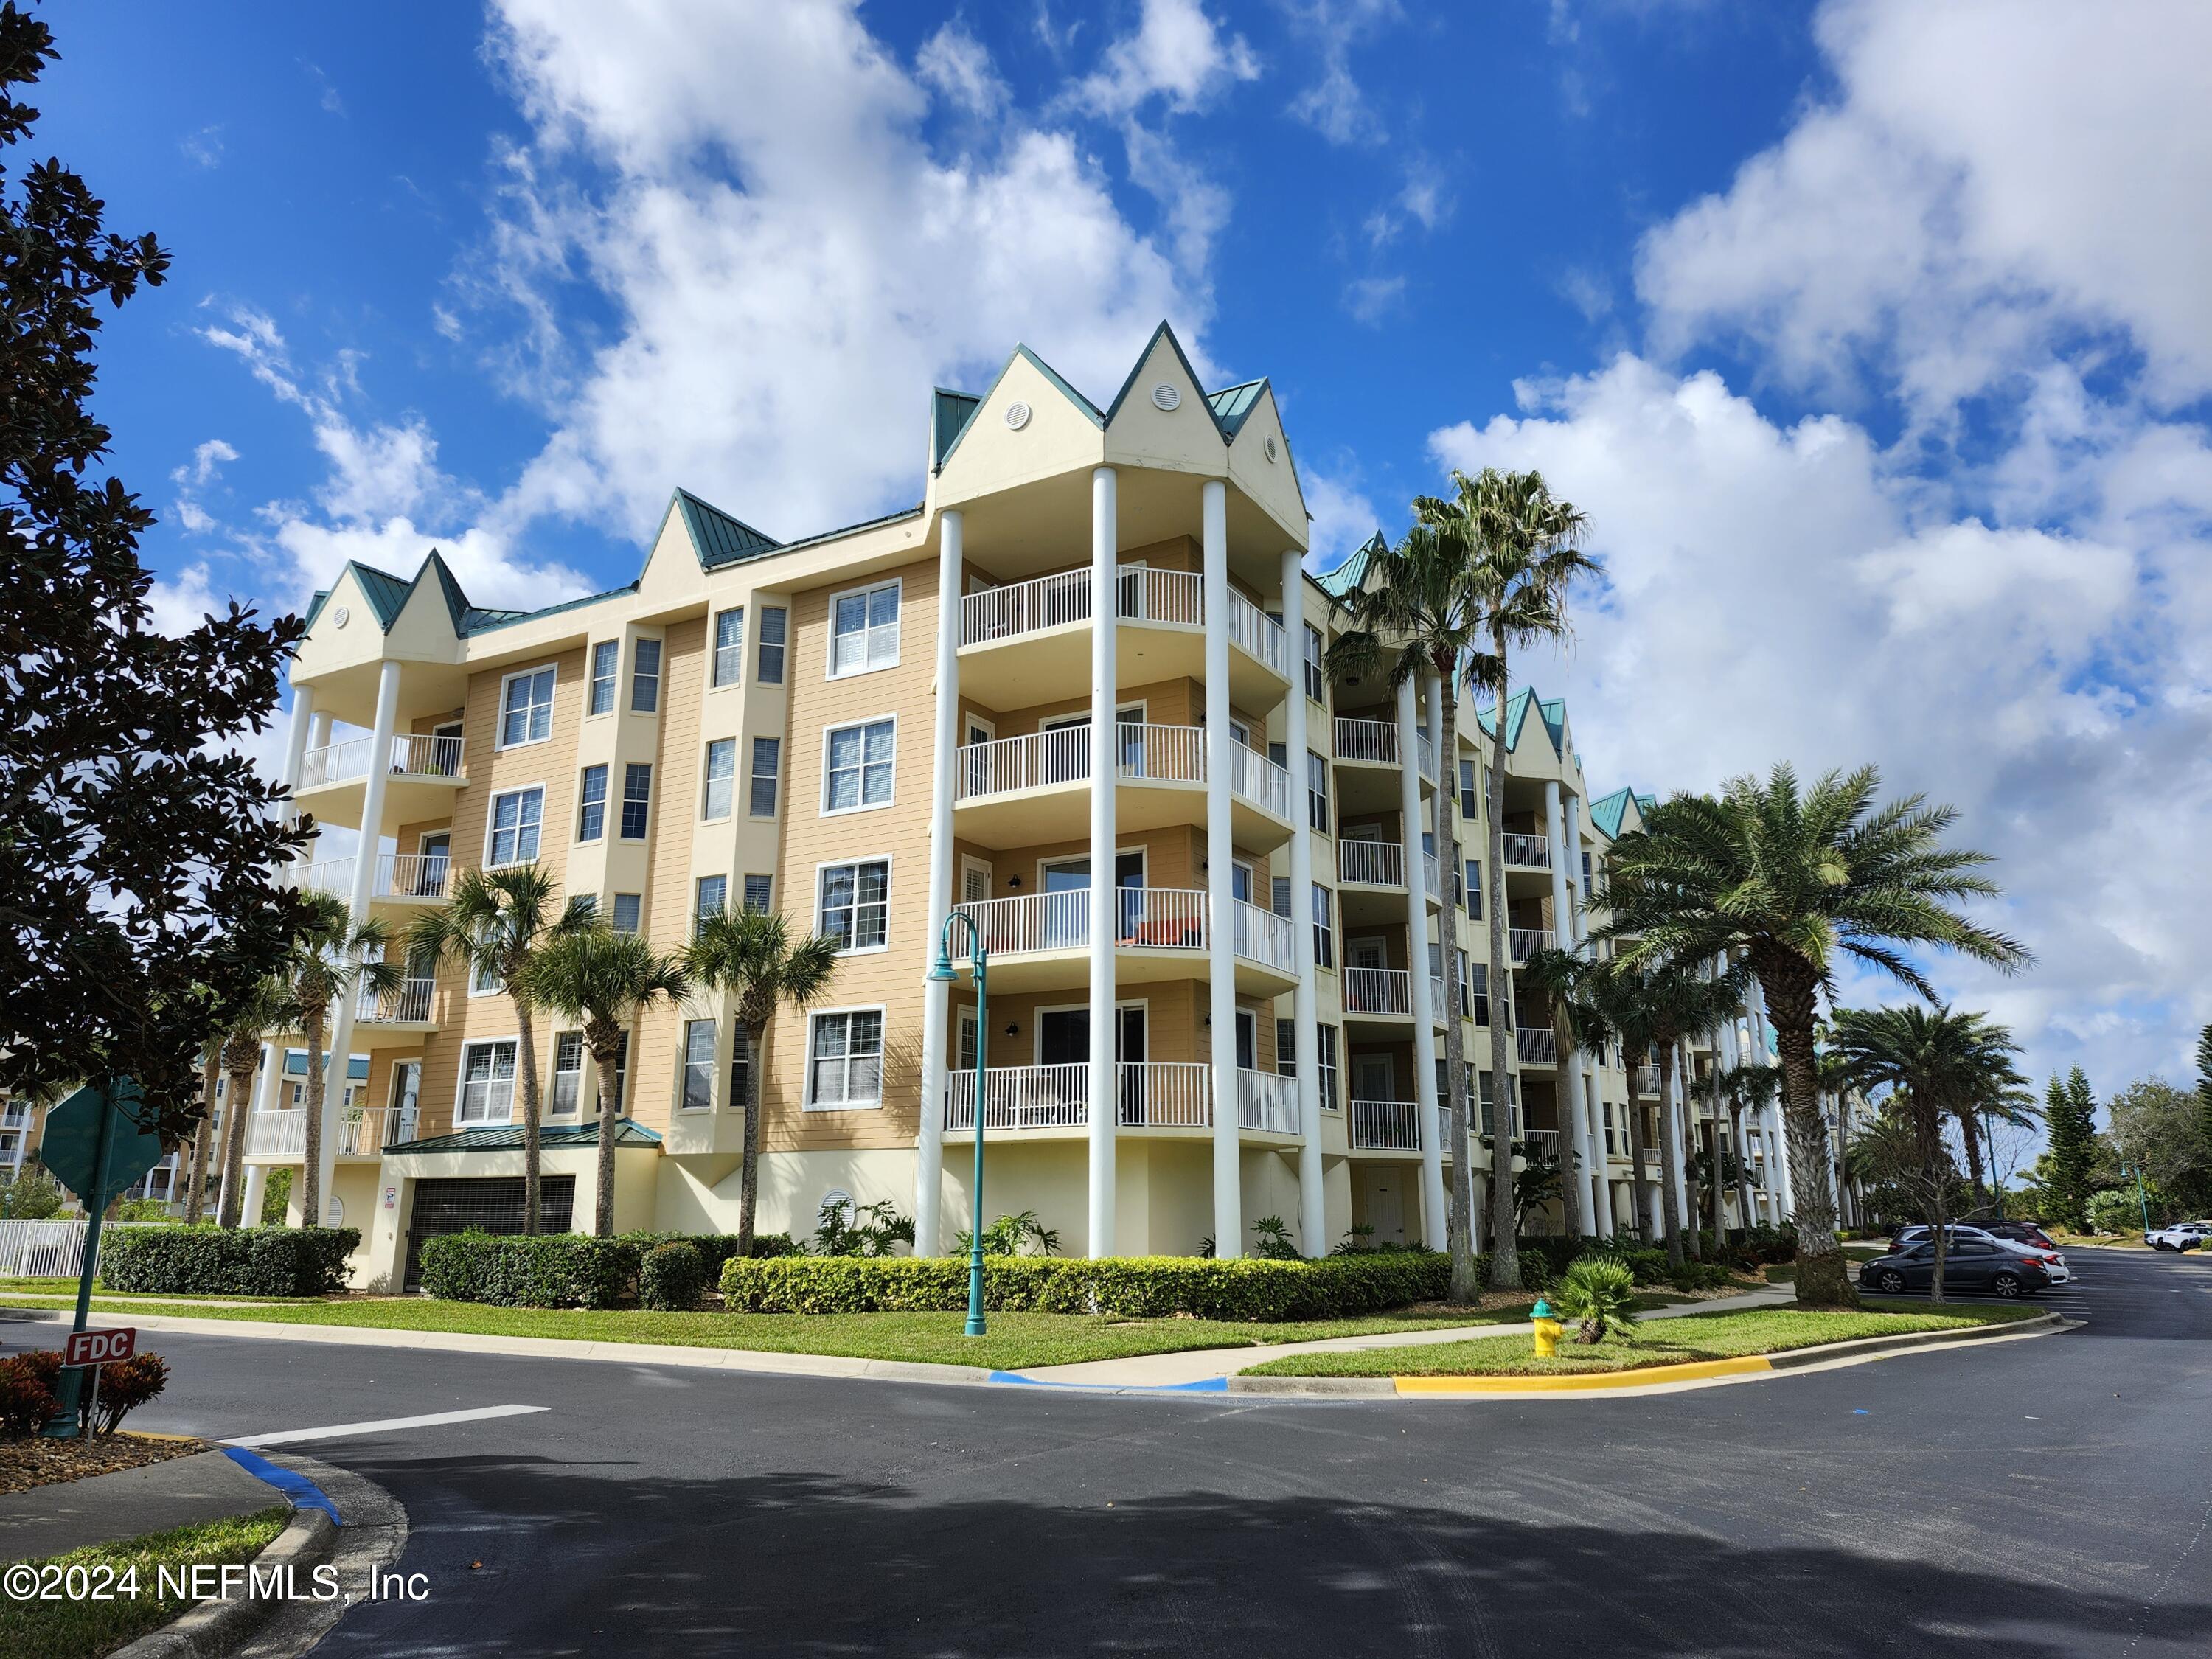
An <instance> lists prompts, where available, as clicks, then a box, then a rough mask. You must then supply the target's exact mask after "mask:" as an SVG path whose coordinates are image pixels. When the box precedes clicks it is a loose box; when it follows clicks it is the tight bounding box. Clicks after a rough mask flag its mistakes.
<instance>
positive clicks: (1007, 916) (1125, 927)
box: [956, 887, 1298, 996]
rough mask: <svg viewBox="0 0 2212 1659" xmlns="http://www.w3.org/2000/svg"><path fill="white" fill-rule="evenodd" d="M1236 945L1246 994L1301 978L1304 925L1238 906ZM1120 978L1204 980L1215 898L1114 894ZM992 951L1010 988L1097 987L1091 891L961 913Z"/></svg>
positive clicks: (971, 907)
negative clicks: (1300, 927)
mask: <svg viewBox="0 0 2212 1659" xmlns="http://www.w3.org/2000/svg"><path fill="white" fill-rule="evenodd" d="M1231 903H1232V904H1233V906H1234V907H1235V908H1234V911H1233V915H1232V920H1231V939H1230V949H1231V953H1232V955H1233V956H1234V957H1235V959H1236V971H1237V989H1238V990H1240V991H1243V992H1244V993H1246V994H1249V995H1255V996H1273V995H1278V994H1280V993H1282V992H1283V991H1285V990H1288V989H1289V988H1290V987H1291V986H1292V985H1294V984H1295V983H1296V982H1297V972H1298V963H1297V925H1296V924H1295V923H1293V922H1292V921H1290V920H1289V919H1288V918H1287V917H1284V916H1279V915H1275V914H1273V912H1272V911H1267V910H1262V909H1261V908H1259V907H1258V906H1257V905H1255V904H1247V903H1246V902H1244V901H1243V900H1242V899H1236V900H1232V901H1231ZM1114 906H1115V915H1114V949H1115V969H1114V973H1115V980H1116V981H1117V982H1119V983H1123V984H1142V983H1150V982H1157V981H1163V980H1175V979H1188V978H1191V977H1194V976H1196V975H1203V974H1204V973H1205V971H1206V968H1205V963H1206V960H1207V951H1208V949H1209V945H1210V941H1211V939H1212V929H1211V927H1209V925H1208V916H1209V898H1208V895H1207V894H1206V890H1204V889H1203V888H1198V887H1122V888H1117V889H1116V890H1115V898H1114ZM956 908H957V909H958V910H959V912H960V914H961V915H964V916H966V917H967V918H968V919H969V921H970V922H972V923H973V924H974V925H975V929H976V932H977V933H979V934H980V935H981V938H982V940H983V945H984V948H985V949H986V950H987V951H989V952H990V953H991V957H992V964H991V980H992V982H993V983H994V984H995V985H1002V986H1005V987H1007V988H1009V989H1015V990H1020V989H1037V990H1062V989H1067V988H1071V987H1078V986H1082V985H1085V984H1086V983H1087V982H1088V980H1089V975H1090V955H1091V892H1090V890H1089V889H1088V888H1079V889H1077V890H1073V891H1069V892H1059V893H1028V894H1024V895H1023V896H1020V897H1018V898H998V899H982V900H979V901H977V902H974V903H969V904H963V905H959V906H957V907H956Z"/></svg>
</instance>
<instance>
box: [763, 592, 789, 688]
mask: <svg viewBox="0 0 2212 1659" xmlns="http://www.w3.org/2000/svg"><path fill="white" fill-rule="evenodd" d="M790 620H791V613H790V612H789V611H787V610H785V609H784V608H783V607H782V606H781V605H763V606H762V607H761V613H760V683H761V684H763V685H781V684H783V643H784V641H783V635H784V627H785V625H786V624H787V623H788V622H789V621H790Z"/></svg>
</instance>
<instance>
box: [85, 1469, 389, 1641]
mask: <svg viewBox="0 0 2212 1659" xmlns="http://www.w3.org/2000/svg"><path fill="white" fill-rule="evenodd" d="M229 1455H231V1456H232V1458H233V1459H234V1460H235V1461H236V1462H238V1463H239V1465H240V1467H241V1468H246V1469H248V1470H250V1471H251V1472H252V1473H253V1474H258V1475H259V1476H260V1477H261V1479H263V1480H267V1481H268V1482H269V1484H270V1486H274V1487H276V1489H277V1490H278V1491H279V1492H283V1493H284V1495H285V1497H286V1498H288V1499H289V1500H291V1501H292V1502H293V1503H294V1504H295V1506H296V1507H295V1509H294V1510H293V1513H292V1520H291V1524H290V1525H289V1526H287V1527H286V1528H284V1530H283V1532H281V1533H279V1534H276V1538H275V1539H274V1540H273V1541H271V1542H270V1545H269V1547H267V1548H266V1549H264V1550H263V1551H262V1552H261V1553H260V1554H258V1555H257V1556H256V1557H254V1558H253V1564H252V1565H253V1566H254V1568H255V1569H256V1571H258V1572H262V1573H268V1574H273V1575H276V1576H277V1577H282V1578H283V1579H285V1580H288V1581H289V1587H290V1589H291V1591H292V1595H293V1596H294V1598H295V1599H290V1600H283V1601H276V1600H264V1599H263V1598H261V1597H258V1596H248V1597H247V1598H246V1599H245V1600H243V1601H208V1602H204V1603H202V1604H201V1605H200V1606H198V1607H194V1608H193V1609H192V1610H191V1612H189V1613H185V1615H184V1616H183V1617H182V1618H179V1619H178V1620H174V1621H173V1623H170V1624H168V1625H165V1626H162V1627H161V1629H160V1630H157V1631H154V1632H150V1633H149V1634H147V1635H145V1636H142V1637H140V1638H138V1639H137V1641H135V1642H133V1643H131V1644H129V1645H128V1646H125V1647H122V1648H118V1649H117V1650H115V1652H114V1653H113V1654H112V1655H111V1656H110V1659H299V1656H301V1655H302V1654H305V1653H306V1652H307V1651H308V1650H310V1649H311V1648H313V1646H314V1645H315V1644H317V1643H319V1642H320V1641H321V1640H322V1639H323V1638H324V1637H325V1636H326V1635H328V1634H329V1633H330V1631H331V1627H332V1626H335V1625H336V1624H337V1621H338V1620H340V1619H342V1618H343V1617H344V1616H345V1612H346V1609H347V1608H349V1607H351V1606H353V1605H354V1603H356V1601H362V1600H363V1599H364V1598H365V1597H366V1596H367V1595H368V1590H369V1586H370V1583H371V1582H372V1579H373V1577H374V1575H375V1574H377V1573H379V1572H380V1571H383V1570H384V1569H386V1568H388V1567H390V1566H392V1565H395V1564H396V1563H397V1562H398V1559H399V1555H400V1552H401V1551H402V1550H404V1548H405V1547H406V1546H407V1511H406V1510H404V1509H402V1508H401V1507H400V1505H399V1502H398V1499H397V1498H393V1497H392V1495H391V1494H390V1493H389V1492H386V1491H385V1490H384V1488H383V1487H381V1486H377V1485H376V1484H375V1483H374V1481H370V1480H365V1479H363V1478H362V1476H360V1475H357V1474H354V1473H353V1472H352V1471H350V1470H348V1469H341V1468H333V1467H332V1466H331V1465H330V1464H328V1463H320V1462H316V1461H315V1460H314V1459H313V1458H308V1457H282V1456H280V1457H276V1458H270V1459H264V1458H261V1457H259V1456H255V1455H252V1454H250V1453H249V1454H248V1455H247V1457H240V1456H239V1455H238V1452H237V1450H236V1449H231V1450H230V1454H229ZM249 1457H250V1458H251V1459H252V1461H251V1462H248V1461H247V1459H248V1458H249ZM257 1463H258V1464H261V1465H263V1468H254V1465H255V1464H257ZM264 1470H265V1471H266V1472H264ZM280 1477H281V1478H280ZM309 1494H311V1496H310V1495H309ZM325 1564H327V1565H330V1566H331V1567H332V1568H334V1569H335V1571H337V1580H338V1584H339V1586H340V1589H341V1590H342V1591H343V1595H341V1596H340V1597H338V1598H337V1599H333V1600H331V1601H313V1600H312V1599H304V1598H307V1597H309V1596H311V1595H312V1592H313V1585H314V1583H315V1577H314V1575H315V1572H316V1570H317V1569H318V1568H320V1567H323V1566H325Z"/></svg>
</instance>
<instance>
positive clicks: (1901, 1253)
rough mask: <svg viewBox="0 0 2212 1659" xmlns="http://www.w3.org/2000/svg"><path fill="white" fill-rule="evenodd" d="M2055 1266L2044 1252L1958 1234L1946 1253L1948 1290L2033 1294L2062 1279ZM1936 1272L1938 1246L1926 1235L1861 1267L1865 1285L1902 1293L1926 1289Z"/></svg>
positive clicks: (1889, 1293)
mask: <svg viewBox="0 0 2212 1659" xmlns="http://www.w3.org/2000/svg"><path fill="white" fill-rule="evenodd" d="M2052 1271H2053V1269H2052V1267H2051V1264H2049V1263H2048V1262H2046V1261H2044V1260H2043V1258H2042V1256H2041V1255H2028V1254H2027V1253H2026V1252H2025V1251H2022V1250H2021V1249H2016V1248H2008V1247H2007V1245H2006V1243H2005V1242H2004V1241H2003V1240H2001V1239H1995V1238H1990V1237H1986V1236H1984V1237H1981V1238H1962V1237H1954V1238H1953V1239H1952V1240H1951V1241H1950V1243H1949V1245H1948V1248H1947V1249H1945V1251H1944V1255H1943V1287H1944V1288H1945V1289H1946V1290H1960V1291H1987V1292H1988V1293H1989V1294H1990V1295H1991V1296H1997V1297H2004V1298H2006V1299H2007V1300H2010V1299H2011V1298H2013V1297H2018V1296H2033V1295H2035V1294H2036V1293H2037V1292H2038V1291H2042V1290H2045V1289H2046V1288H2048V1287H2049V1286H2050V1285H2052V1284H2054V1283H2057V1280H2056V1279H2053V1278H2052V1276H2051V1275H2052ZM1935 1277H1936V1246H1935V1245H1934V1244H1933V1243H1930V1242H1929V1241H1928V1240H1926V1239H1923V1240H1922V1241H1921V1242H1920V1243H1917V1244H1908V1245H1907V1246H1905V1249H1901V1250H1897V1251H1893V1252H1892V1253H1891V1254H1890V1255H1880V1256H1876V1257H1875V1259H1874V1260H1873V1261H1869V1262H1868V1263H1867V1264H1866V1265H1865V1266H1864V1267H1861V1268H1860V1269H1859V1285H1860V1288H1862V1289H1863V1290H1869V1291H1881V1293H1882V1294H1883V1295H1885V1296H1898V1295H1903V1294H1905V1293H1907V1292H1911V1291H1925V1290H1927V1289H1928V1287H1929V1283H1930V1282H1931V1281H1932V1280H1933V1279H1935Z"/></svg>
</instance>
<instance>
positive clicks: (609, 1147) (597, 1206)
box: [592, 1040, 622, 1238]
mask: <svg viewBox="0 0 2212 1659" xmlns="http://www.w3.org/2000/svg"><path fill="white" fill-rule="evenodd" d="M619 1053H620V1050H618V1049H617V1048H616V1046H615V1044H614V1042H612V1041H611V1040H610V1041H608V1042H605V1043H594V1044H592V1064H593V1066H594V1067H595V1068H596V1069H597V1071H598V1072H599V1190H598V1193H597V1194H596V1197H595V1200H594V1202H593V1205H592V1236H593V1237H597V1238H611V1237H614V1231H615V1132H616V1131H617V1129H619V1128H620V1127H622V1119H621V1118H620V1117H619V1116H618V1115H617V1110H616V1109H617V1107H619V1106H620V1105H621V1104H622V1101H621V1098H620V1091H619V1089H618V1087H617V1082H616V1071H615V1064H616V1060H617V1057H618V1055H619Z"/></svg>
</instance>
